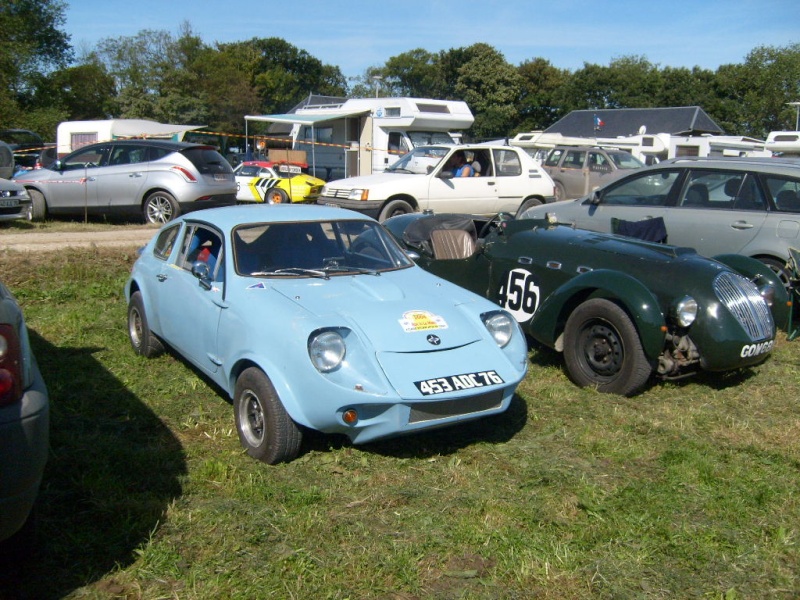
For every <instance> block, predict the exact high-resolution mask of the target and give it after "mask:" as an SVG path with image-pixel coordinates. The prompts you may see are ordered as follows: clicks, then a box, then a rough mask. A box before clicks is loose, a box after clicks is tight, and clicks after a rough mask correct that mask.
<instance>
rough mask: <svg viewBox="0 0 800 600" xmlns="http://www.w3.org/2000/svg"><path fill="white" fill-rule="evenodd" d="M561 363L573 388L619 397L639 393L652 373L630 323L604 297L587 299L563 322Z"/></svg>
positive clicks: (637, 335) (627, 318)
mask: <svg viewBox="0 0 800 600" xmlns="http://www.w3.org/2000/svg"><path fill="white" fill-rule="evenodd" d="M564 361H565V363H566V367H567V374H568V375H569V378H570V379H571V380H572V381H573V382H574V383H575V384H576V385H578V386H580V387H590V386H591V387H595V388H597V390H598V391H600V392H605V393H609V394H620V395H623V396H632V395H634V394H636V393H637V392H639V391H640V390H641V389H642V388H643V387H644V386H645V384H646V383H647V381H648V379H649V378H650V376H651V375H652V373H653V367H652V366H651V364H650V362H649V361H648V360H647V356H645V353H644V349H643V348H642V342H641V340H640V339H639V334H638V332H637V331H636V327H634V325H633V322H632V321H631V319H630V318H629V317H628V315H627V313H626V312H625V311H624V310H622V308H621V307H620V306H619V305H617V304H615V303H614V302H612V301H611V300H606V299H604V298H593V299H591V300H587V301H586V302H584V303H583V304H581V305H580V306H578V308H576V309H575V310H574V311H573V312H572V314H571V315H570V316H569V318H568V319H567V324H566V327H565V328H564Z"/></svg>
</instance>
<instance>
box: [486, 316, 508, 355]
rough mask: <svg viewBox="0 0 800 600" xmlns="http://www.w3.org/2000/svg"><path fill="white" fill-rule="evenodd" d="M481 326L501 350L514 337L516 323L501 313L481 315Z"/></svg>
mask: <svg viewBox="0 0 800 600" xmlns="http://www.w3.org/2000/svg"><path fill="white" fill-rule="evenodd" d="M483 324H484V325H485V326H486V329H488V330H489V333H490V334H491V335H492V338H494V341H495V343H496V344H497V345H498V346H500V347H501V348H503V347H505V346H506V344H508V342H510V341H511V338H512V337H513V336H514V330H515V329H516V323H514V321H513V320H512V319H511V317H509V316H508V315H507V314H506V313H503V312H493V313H487V314H485V315H483Z"/></svg>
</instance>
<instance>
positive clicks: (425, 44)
mask: <svg viewBox="0 0 800 600" xmlns="http://www.w3.org/2000/svg"><path fill="white" fill-rule="evenodd" d="M67 6H68V8H67V11H66V23H65V26H64V28H63V29H64V30H65V31H66V32H67V33H68V34H69V35H70V36H71V42H72V45H73V46H74V47H75V48H76V50H77V51H78V52H79V53H80V52H81V50H82V49H91V48H92V47H93V46H94V45H95V44H96V43H97V42H98V41H99V40H100V39H102V38H106V37H119V36H131V35H135V34H136V33H138V32H139V31H141V30H143V29H160V30H167V31H169V32H171V33H173V34H176V35H177V34H178V33H179V30H180V26H181V23H183V22H184V21H188V22H189V23H190V24H191V26H192V29H193V31H194V32H195V33H196V34H197V35H199V36H200V37H201V38H202V39H203V40H204V41H205V42H206V43H209V44H212V43H214V42H235V41H243V40H248V39H251V38H253V37H280V38H283V39H285V40H286V41H287V42H289V43H290V44H292V45H294V46H296V47H297V48H299V49H301V50H305V51H306V52H308V53H309V54H311V55H312V56H314V57H316V58H318V59H319V60H321V61H322V62H323V63H326V64H330V65H334V66H338V67H339V68H340V69H341V71H342V73H343V74H344V75H345V76H346V77H354V76H358V75H361V74H363V73H364V71H365V70H366V69H367V68H368V67H371V66H380V65H382V64H384V63H385V62H386V60H388V59H389V58H390V57H392V56H395V55H397V54H400V53H402V52H406V51H409V50H413V49H415V48H423V49H425V50H427V51H429V52H438V51H439V50H449V49H450V48H460V47H465V46H470V45H472V44H474V43H477V42H485V43H487V44H489V45H491V46H493V47H494V48H495V49H497V50H498V51H499V52H501V53H502V54H503V55H504V57H505V59H506V60H507V61H508V62H509V63H511V64H512V65H518V64H520V63H522V62H524V61H525V60H529V59H532V58H537V57H542V58H545V59H547V60H549V61H550V63H551V64H553V65H554V66H556V67H559V68H564V69H570V70H573V71H574V70H576V69H579V68H581V67H582V66H583V64H584V63H585V62H588V63H595V64H600V65H608V64H609V62H610V61H611V60H613V59H614V58H619V57H621V56H629V55H637V56H644V57H645V58H647V60H649V61H650V62H652V63H654V64H657V65H660V66H661V67H666V66H672V67H689V68H691V67H694V66H699V67H703V68H707V69H711V70H715V69H716V68H717V67H719V66H720V65H722V64H729V63H741V62H743V61H744V59H745V57H746V56H747V54H748V53H749V52H750V51H751V50H752V49H754V48H756V47H757V46H762V45H767V46H787V45H790V44H795V43H800V34H798V31H800V27H798V26H799V25H800V1H799V0H694V1H692V2H690V1H686V0H671V1H670V0H668V1H663V0H662V1H657V2H648V1H646V0H640V1H639V2H627V1H626V2H623V1H621V0H606V1H605V2H587V1H577V0H554V1H549V2H541V1H539V0H499V1H497V0H484V1H482V2H481V1H478V2H468V1H467V2H463V1H462V2H452V1H450V2H446V1H444V0H427V1H425V2H420V1H419V0H401V1H396V2H387V1H384V2H375V1H374V0H370V1H365V0H345V1H344V2H337V1H336V0H304V1H303V2H296V3H293V2H271V1H270V0H260V1H259V0H133V2H131V1H130V0H68V1H67Z"/></svg>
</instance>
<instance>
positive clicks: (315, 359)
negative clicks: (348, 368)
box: [308, 330, 347, 373]
mask: <svg viewBox="0 0 800 600" xmlns="http://www.w3.org/2000/svg"><path fill="white" fill-rule="evenodd" d="M346 353H347V345H346V344H345V343H344V338H343V337H342V336H341V335H340V334H339V333H338V332H336V331H331V330H327V331H321V332H317V333H315V334H313V335H312V336H311V337H310V338H309V339H308V356H309V357H310V358H311V362H312V363H313V365H314V367H316V369H317V370H318V371H320V372H322V373H328V372H330V371H333V370H334V369H335V368H336V367H338V366H339V365H340V364H342V361H343V360H344V357H345V354H346Z"/></svg>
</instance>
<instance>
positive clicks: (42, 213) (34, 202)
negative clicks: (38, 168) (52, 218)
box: [24, 185, 50, 221]
mask: <svg viewBox="0 0 800 600" xmlns="http://www.w3.org/2000/svg"><path fill="white" fill-rule="evenodd" d="M24 187H25V189H26V190H27V191H28V195H29V196H30V197H31V220H32V221H44V219H45V218H47V215H48V214H49V212H50V210H49V207H48V206H47V195H46V194H45V193H44V191H42V189H41V188H38V187H36V186H35V185H26V186H24ZM37 194H38V195H39V197H40V199H36V195H37ZM38 204H41V206H38Z"/></svg>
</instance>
